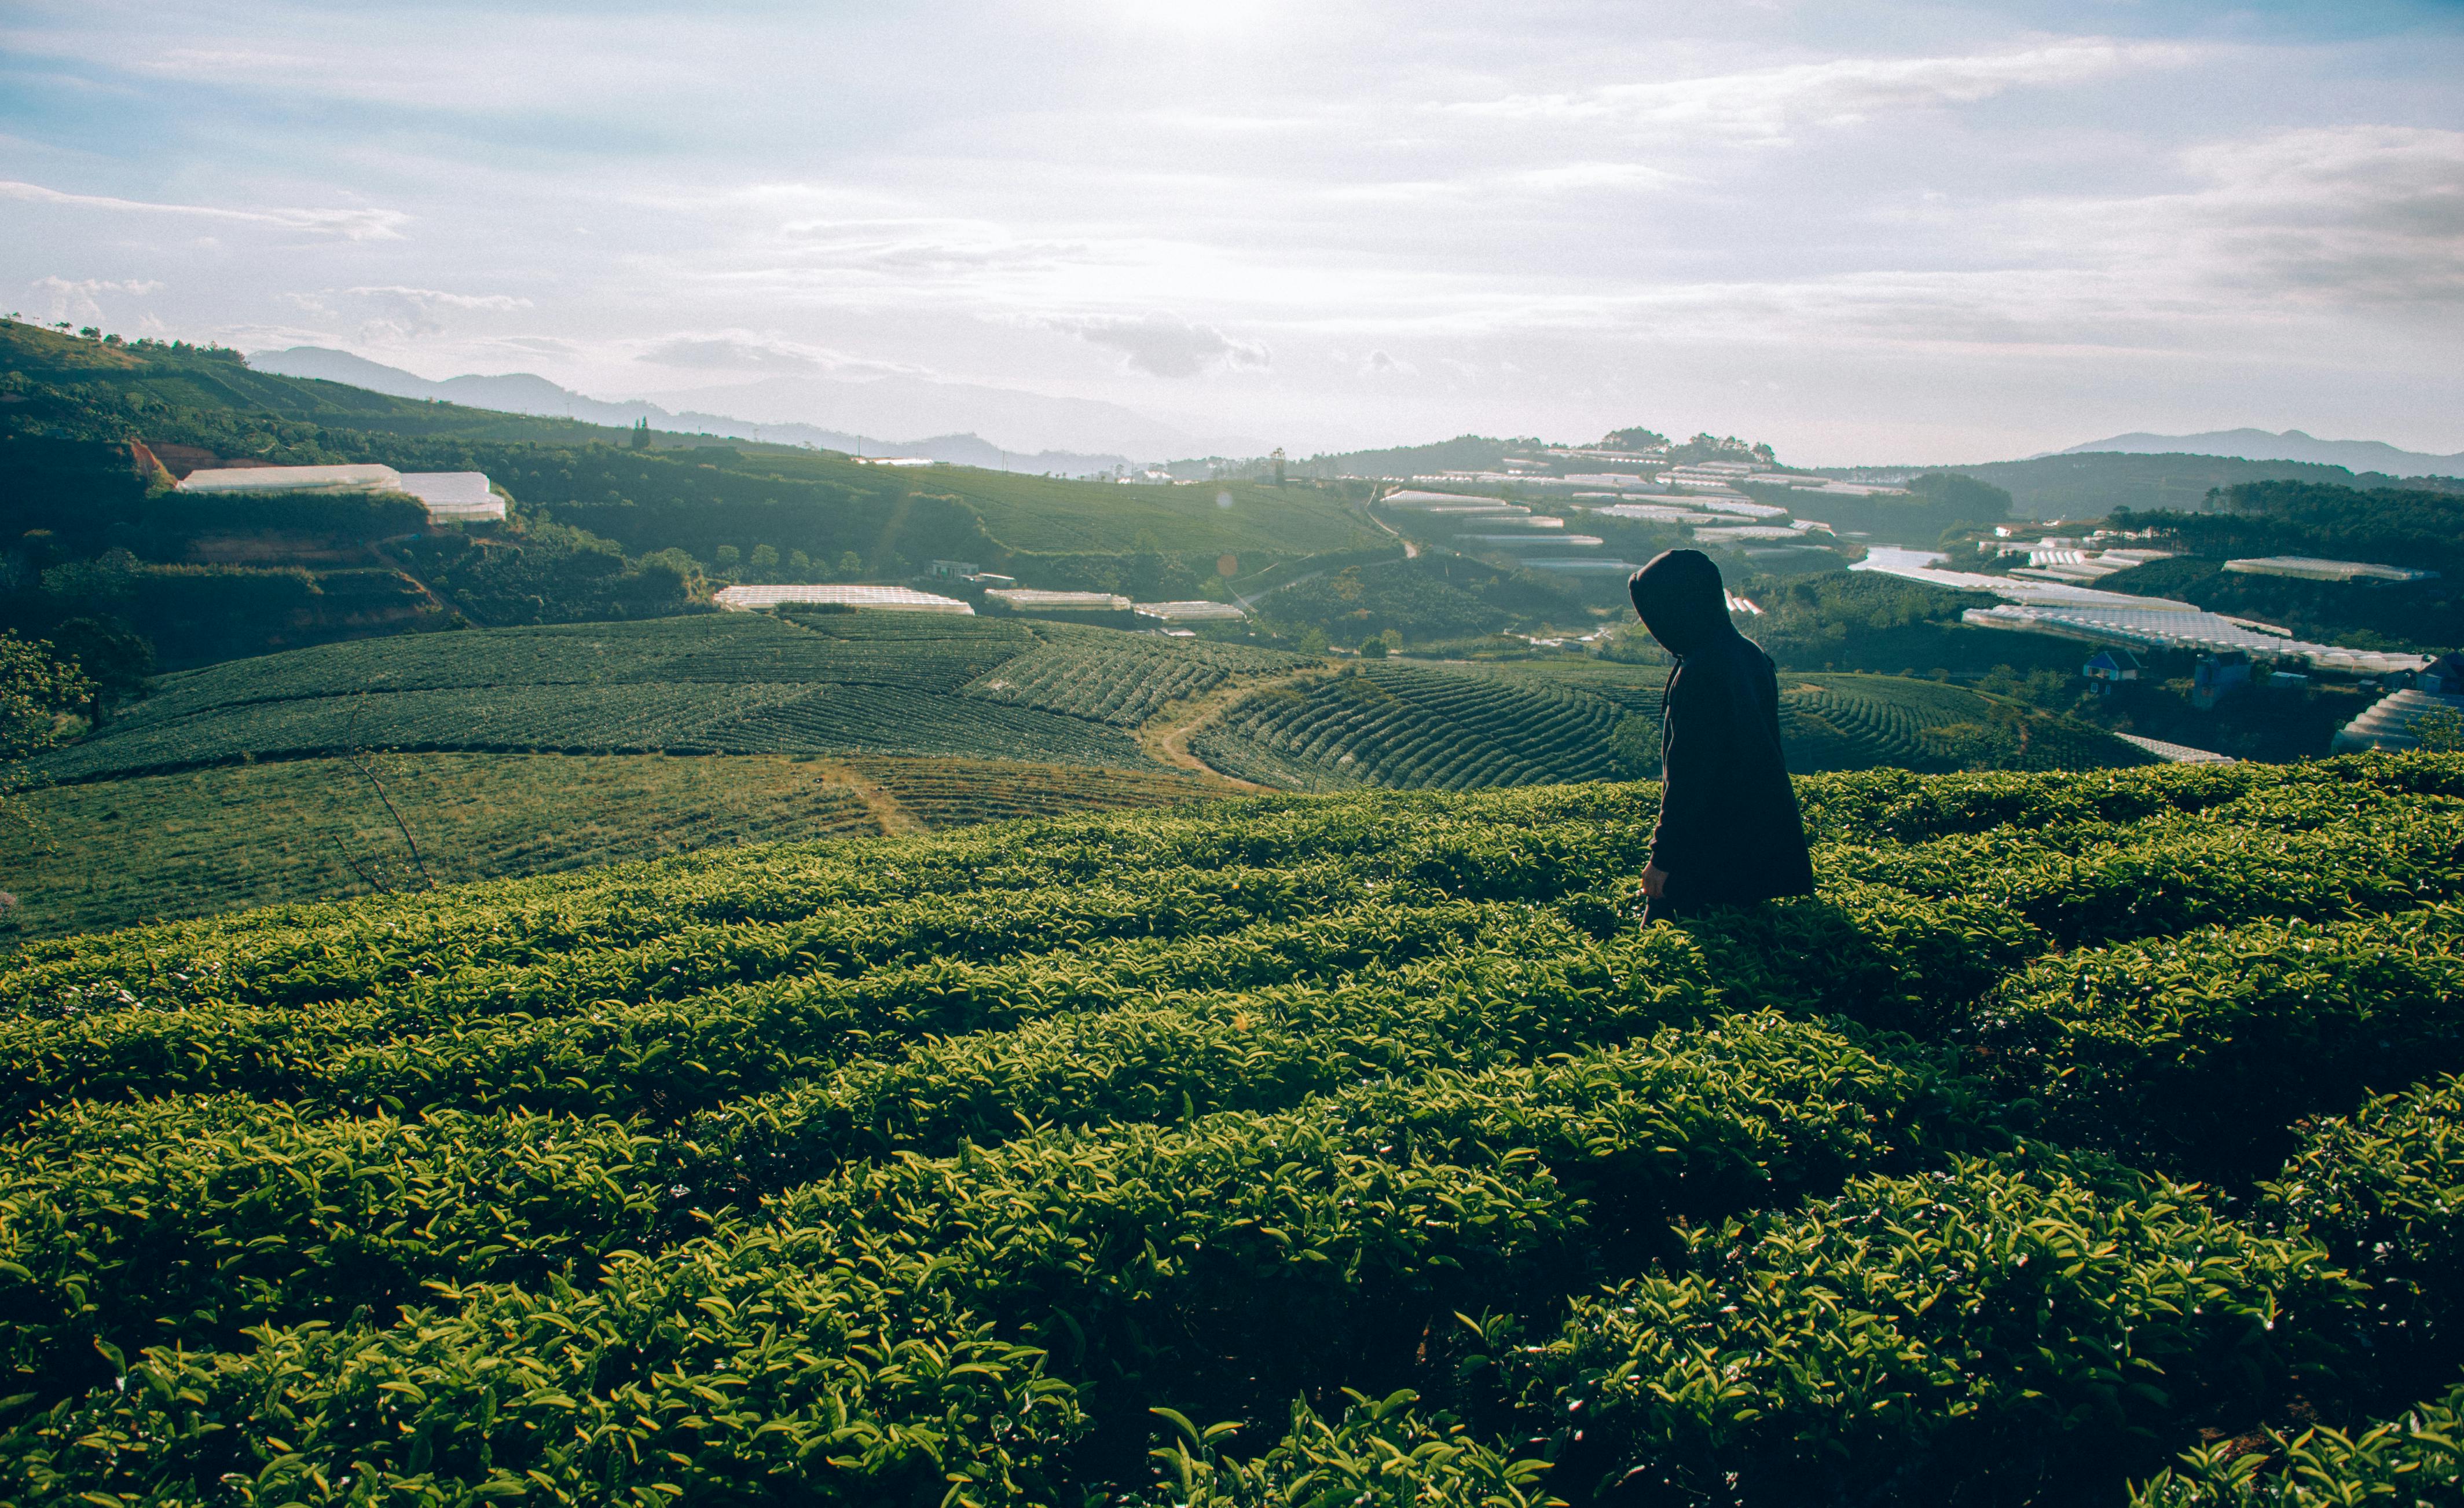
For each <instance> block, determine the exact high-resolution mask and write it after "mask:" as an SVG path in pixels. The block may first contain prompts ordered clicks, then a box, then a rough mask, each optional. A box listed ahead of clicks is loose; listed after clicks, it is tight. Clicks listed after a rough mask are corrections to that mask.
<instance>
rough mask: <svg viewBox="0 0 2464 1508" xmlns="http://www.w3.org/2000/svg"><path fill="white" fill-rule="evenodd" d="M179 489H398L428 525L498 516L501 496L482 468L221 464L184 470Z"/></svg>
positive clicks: (206, 491) (501, 509) (213, 492)
mask: <svg viewBox="0 0 2464 1508" xmlns="http://www.w3.org/2000/svg"><path fill="white" fill-rule="evenodd" d="M180 490H181V491H182V492H187V493H199V494H205V495H209V496H212V495H229V494H232V493H249V492H330V493H337V494H340V493H353V492H402V493H408V494H409V495H410V496H412V497H414V498H417V499H419V500H420V501H421V502H423V503H425V504H427V506H428V520H429V522H430V523H446V522H452V521H464V520H471V519H501V518H503V517H504V516H505V499H502V498H499V497H497V496H496V494H495V490H494V489H493V488H491V487H490V486H489V485H488V474H487V473H485V472H474V471H473V472H398V471H396V470H394V469H393V468H392V467H390V466H225V467H220V468H217V469H212V470H207V471H194V472H190V473H189V474H188V478H187V480H186V481H184V482H182V483H180Z"/></svg>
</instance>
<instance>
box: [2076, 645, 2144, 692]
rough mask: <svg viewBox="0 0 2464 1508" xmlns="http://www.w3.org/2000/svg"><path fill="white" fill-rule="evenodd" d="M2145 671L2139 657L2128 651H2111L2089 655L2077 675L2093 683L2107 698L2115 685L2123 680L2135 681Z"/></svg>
mask: <svg viewBox="0 0 2464 1508" xmlns="http://www.w3.org/2000/svg"><path fill="white" fill-rule="evenodd" d="M2145 669H2146V667H2145V666H2143V665H2141V664H2140V663H2139V656H2138V655H2136V654H2131V653H2130V652H2129V651H2128V650H2124V649H2111V650H2099V651H2097V652H2096V653H2095V654H2091V655H2089V656H2088V661H2087V663H2086V664H2084V665H2082V666H2080V667H2079V674H2080V675H2082V676H2086V677H2087V678H2088V679H2090V680H2092V681H2095V682H2096V683H2097V687H2096V689H2097V690H2098V692H2100V693H2101V694H2102V695H2104V696H2108V697H2109V696H2111V695H2112V694H2113V688H2114V687H2115V686H2116V685H2119V684H2120V683H2121V682H2123V681H2125V680H2137V679H2138V678H2139V676H2140V675H2141V673H2142V672H2144V671H2145Z"/></svg>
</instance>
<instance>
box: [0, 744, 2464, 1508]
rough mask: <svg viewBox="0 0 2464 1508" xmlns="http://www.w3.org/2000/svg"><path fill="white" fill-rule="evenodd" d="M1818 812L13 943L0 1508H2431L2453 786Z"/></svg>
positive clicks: (1305, 827) (2452, 1490) (1911, 796)
mask: <svg viewBox="0 0 2464 1508" xmlns="http://www.w3.org/2000/svg"><path fill="white" fill-rule="evenodd" d="M1801 786H1802V790H1803V794H1804V798H1805V805H1806V809H1807V815H1808V819H1809V823H1810V826H1811V829H1812V831H1813V833H1814V835H1815V838H1816V840H1817V841H1816V865H1817V869H1818V872H1819V875H1820V877H1821V894H1820V895H1819V896H1818V897H1816V898H1807V899H1803V900H1794V901H1789V902H1784V903H1779V904H1774V905H1771V906H1767V907H1758V908H1752V909H1748V910H1741V911H1735V912H1727V913H1716V914H1712V915H1707V916H1705V917H1702V918H1699V919H1695V920H1690V921H1688V922H1686V923H1683V924H1680V925H1654V926H1651V927H1648V928H1645V927H1641V926H1639V925H1638V924H1637V922H1636V920H1635V910H1636V896H1635V880H1634V876H1635V875H1636V874H1637V872H1638V871H1639V868H1640V867H1641V864H1642V861H1643V854H1644V846H1645V844H1646V842H1647V838H1648V833H1649V830H1650V825H1651V821H1650V819H1651V814H1652V809H1653V804H1654V800H1655V797H1656V792H1655V791H1654V790H1653V789H1652V788H1651V787H1648V786H1643V785H1594V786H1580V787H1539V788H1527V789H1513V790H1489V791H1481V792H1474V793H1469V794H1453V795H1448V794H1437V793H1428V792H1405V793H1397V792H1361V793H1353V794H1348V795H1337V796H1299V795H1293V796H1270V797H1261V798H1252V799H1245V800H1242V801H1235V802H1230V803H1226V804H1222V805H1219V806H1214V807H1209V808H1204V809H1189V810H1180V811H1170V812H1162V811H1149V812H1133V813H1112V814H1103V815H1082V816H1074V817H1067V818H1062V819H1057V820H1044V821H1028V822H1022V823H1013V824H1007V825H1001V826H993V827H978V828H970V829H966V830H963V831H960V832H955V833H950V834H943V835H936V836H931V837H921V838H913V839H888V840H877V841H869V842H866V843H861V844H849V843H827V842H825V843H817V844H802V845H795V844H789V845H777V846H760V847H747V848H737V849H731V850H726V851H719V852H712V853H704V854H691V855H686V856H682V857H675V858H669V859H664V860H660V861H657V862H654V863H648V864H635V865H627V866H621V867H617V868H611V869H599V870H589V871H582V872H576V873H572V874H566V875H561V876H542V877H534V878H528V879H521V880H499V881H488V882H483V883H478V884H473V885H469V886H464V887H461V888H458V889H451V890H445V891H439V892H431V893H422V894H418V895H406V896H391V897H372V898H364V899H362V900H358V901H354V902H349V903H343V904H335V905H326V906H314V907H291V908H283V909H278V910H274V911H264V912H255V913H250V914H246V915H241V916H236V917H230V918H224V919H219V920H200V921H189V922H182V923H175V924H169V925H164V926H159V927H154V928H148V929H143V930H138V931H131V932H124V933H118V934H111V935H97V936H87V937H78V938H71V939H64V940H58V941H53V942H35V943H33V944H30V945H29V946H27V947H26V948H25V949H23V950H22V951H21V952H19V953H18V954H16V955H15V956H13V957H12V958H11V959H9V960H8V961H7V963H6V965H5V968H0V1001H5V1003H6V1014H5V1016H0V1106H5V1109H0V1114H5V1115H7V1116H8V1117H9V1118H10V1120H11V1122H12V1134H11V1136H10V1137H9V1138H7V1139H6V1142H5V1145H0V1167H4V1168H5V1173H0V1212H5V1215H4V1216H0V1313H5V1314H6V1315H7V1316H8V1319H9V1322H8V1324H7V1325H6V1326H5V1327H0V1366H6V1367H7V1368H8V1369H9V1370H10V1372H11V1374H12V1376H11V1381H10V1383H9V1385H8V1386H7V1388H6V1393H7V1394H8V1395H9V1396H8V1398H7V1402H6V1405H5V1408H0V1500H6V1501H10V1502H17V1503H36V1502H40V1503H63V1504H65V1503H92V1504H121V1503H127V1504H134V1503H141V1502H142V1503H175V1502H176V1503H190V1502H198V1503H233V1504H241V1503H253V1504H277V1503H287V1502H302V1503H329V1502H330V1503H341V1502H364V1503H380V1502H382V1503H449V1502H450V1503H476V1502H481V1501H508V1500H519V1501H527V1502H574V1503H640V1504H649V1503H660V1502H691V1503H703V1502H719V1503H779V1504H787V1503H796V1504H806V1503H844V1504H857V1503H864V1504H876V1503H893V1504H910V1503H913V1504H926V1505H930V1504H943V1503H947V1504H958V1503H969V1504H978V1505H991V1504H1006V1503H1053V1504H1059V1503H1067V1504H1069V1505H1071V1508H1080V1505H1084V1504H1089V1503H1096V1502H1104V1503H1113V1504H1124V1505H1154V1508H1162V1505H1164V1504H1204V1505H1224V1508H1230V1505H1244V1508H1245V1505H1257V1508H1265V1505H1268V1504H1276V1505H1297V1504H1312V1505H1326V1508H1333V1505H1336V1504H1344V1505H1351V1508H1372V1505H1383V1504H1394V1505H1403V1504H1413V1505H1439V1504H1461V1505H1463V1508H1472V1505H1475V1504H1478V1505H1484V1508H1485V1505H1500V1508H1519V1505H1526V1504H1538V1503H1541V1502H1543V1501H1546V1500H1548V1499H1551V1498H1555V1499H1563V1500H1566V1501H1570V1502H1581V1503H1590V1502H1600V1503H1620V1504H1622V1503H1635V1504H1652V1505H1660V1504H1689V1505H1690V1504H1703V1505H1709V1504H1723V1505H1733V1504H1745V1505H1752V1508H1762V1505H1782V1504H1787V1505H1793V1504H1802V1503H1850V1502H1854V1503H1909V1504H1915V1503H1926V1504H1938V1503H1992V1504H2020V1503H2042V1504H2063V1505H2069V1504H2112V1505H2117V1508H2119V1505H2122V1504H2125V1503H2134V1502H2135V1503H2144V1504H2146V1505H2149V1508H2158V1505H2162V1508H2191V1505H2199V1508H2223V1505H2236V1508H2240V1505H2254V1504H2268V1505H2293V1504H2312V1503H2326V1502H2336V1503H2357V1502H2372V1503H2382V1502H2383V1503H2388V1504H2395V1505H2409V1504H2424V1503H2433V1502H2435V1503H2452V1502H2453V1501H2455V1500H2457V1497H2458V1496H2459V1494H2464V1475H2459V1474H2464V1453H2459V1436H2458V1434H2457V1430H2458V1429H2459V1427H2464V1387H2459V1383H2464V1308H2459V1306H2464V1228H2459V1223H2458V1222H2459V1220H2464V1134H2459V1132H2458V1113H2459V1111H2464V1079H2458V1078H2456V1077H2454V1075H2455V1074H2456V1072H2457V1071H2458V1070H2459V1069H2464V759H2456V758H2453V757H2440V756H2416V757H2409V758H2403V759H2397V758H2389V757H2384V756H2372V757H2369V758H2366V759H2350V760H2343V761H2336V762H2330V763H2323V764H2313V765H2295V766H2266V765H2220V766H2196V767H2189V766H2172V767H2165V768H2158V769H2149V770H2108V771H2100V772H2092V773H2083V774H2044V773H2004V774H1986V775H1962V776H1932V777H1928V776H1921V775H1915V774H1909V773H1905V772H1900V771H1875V772H1868V773H1860V774H1838V775H1823V776H1815V777H1811V778H1809V779H1807V780H1806V781H1804V782H1802V783H1801Z"/></svg>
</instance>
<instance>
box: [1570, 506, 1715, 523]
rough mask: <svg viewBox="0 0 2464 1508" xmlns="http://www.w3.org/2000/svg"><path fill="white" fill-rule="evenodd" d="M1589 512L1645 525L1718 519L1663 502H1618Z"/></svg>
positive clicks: (1697, 510)
mask: <svg viewBox="0 0 2464 1508" xmlns="http://www.w3.org/2000/svg"><path fill="white" fill-rule="evenodd" d="M1589 511H1590V512H1593V513H1596V514H1599V515H1600V516H1601V517H1603V518H1609V519H1635V520H1639V521H1642V522H1645V523H1710V522H1713V521H1716V520H1718V518H1719V517H1720V516H1719V515H1718V514H1716V513H1705V512H1703V511H1701V510H1700V509H1696V508H1680V507H1675V506H1672V505H1670V504H1668V503H1663V502H1619V503H1613V504H1611V505H1610V506H1608V507H1605V508H1593V509H1591V510H1589Z"/></svg>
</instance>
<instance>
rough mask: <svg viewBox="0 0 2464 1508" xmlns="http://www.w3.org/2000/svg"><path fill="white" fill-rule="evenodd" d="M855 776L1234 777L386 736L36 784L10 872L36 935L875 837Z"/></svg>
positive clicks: (936, 800) (955, 815) (1005, 807)
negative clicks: (309, 755)
mask: <svg viewBox="0 0 2464 1508" xmlns="http://www.w3.org/2000/svg"><path fill="white" fill-rule="evenodd" d="M850 773H852V774H853V775H854V776H856V777H859V778H861V779H862V780H864V781H866V782H868V783H869V784H871V785H873V786H875V787H879V788H880V789H881V790H883V791H886V792H887V793H888V794H889V795H890V797H891V799H892V800H894V801H895V802H896V803H897V805H898V807H899V808H900V809H903V810H904V811H905V812H906V813H907V814H908V815H910V816H912V817H913V818H914V819H915V820H916V822H917V823H919V824H921V825H922V826H923V827H925V828H927V829H931V830H939V829H942V828H947V827H955V826H959V825H963V824H966V823H970V822H982V821H989V820H996V819H1001V818H1008V817H1051V816H1059V815H1061V814H1063V813H1065V812H1070V811H1082V810H1117V809H1124V808H1133V807H1152V806H1161V805H1169V804H1171V803H1175V802H1180V801H1188V800H1192V799H1196V798H1199V797H1203V796H1207V795H1212V794H1220V793H1221V787H1217V786H1216V785H1214V784H1213V783H1210V782H1207V781H1204V780H1201V779H1199V778H1198V777H1195V776H1190V775H1185V774H1180V773H1177V772H1176V773H1155V774H1140V773H1137V772H1133V771H1129V770H1090V769H1080V768H1072V767H1068V766H1065V765H1035V764H1009V763H1001V762H996V761H978V760H915V759H892V758H869V759H862V760H855V761H850V762H848V764H847V765H837V764H834V763H831V762H826V761H814V760H811V759H807V758H791V757H787V756H781V755H745V756H725V755H720V756H711V757H707V758H698V759H674V758H669V757H667V756H665V755H657V754H636V755H622V754H617V755H561V754H451V753H446V754H382V753H380V754H371V755H367V756H365V757H364V758H363V759H362V760H360V761H356V762H355V761H352V760H348V759H340V758H337V759H305V760H292V761H285V762H281V763H276V764H266V765H224V766H220V767H217V768H210V769H193V770H185V771H182V772H180V773H177V774H170V775H143V776H137V777H134V778H131V779H127V780H112V781H97V782H95V783H93V784H90V785H82V786H60V787H52V788H50V789H47V790H40V791H36V792H34V793H33V794H32V795H31V796H30V797H29V798H28V799H27V804H26V809H27V814H28V815H29V816H30V817H32V818H33V822H34V823H35V825H36V827H35V832H33V833H31V834H29V833H24V832H11V833H10V835H9V838H8V840H7V841H6V842H5V843H0V876H6V879H5V883H6V884H7V886H8V888H9V889H10V890H11V893H13V894H14V895H15V896H16V898H17V900H18V909H17V910H16V911H15V912H14V913H12V914H11V915H12V920H14V921H15V922H16V924H17V928H18V930H19V932H20V934H21V935H24V936H29V937H54V936H59V935H61V934H65V933H71V932H85V931H95V930H101V929H107V928H113V927H127V926H138V925H142V924H143V923H146V922H151V921H164V920H177V919H179V918H183V917H198V916H213V915H218V914H220V913H223V912H227V911H239V910H245V909H247V908H249V907H252V906H270V905H276V904H287V903H293V902H299V901H316V900H335V899H341V898H348V897H352V896H359V895H365V894H368V893H369V892H370V891H371V890H372V889H374V888H383V889H387V890H415V889H419V888H421V886H422V876H423V873H424V875H425V876H427V877H429V878H433V879H434V880H435V881H436V883H438V884H455V883H459V882H462V881H465V880H473V879H493V878H496V877H499V876H522V875H542V874H551V873H555V872H558V871H561V870H569V869H578V868H582V867H583V866H586V865H592V864H611V863H617V862H621V861H624V860H627V859H644V858H659V857H663V856H665V855H667V854H681V853H687V852H690V851H692V850H694V849H701V848H712V847H718V846H724V845H728V844H736V843H755V842H763V843H769V842H788V841H796V840H802V839H808V838H827V837H858V836H872V835H876V834H878V833H879V832H881V826H880V824H879V822H878V821H877V820H876V818H875V816H874V815H873V814H872V813H871V812H870V811H869V809H868V808H867V805H866V803H865V801H864V800H863V799H862V798H861V797H860V796H859V794H858V793H857V791H856V790H855V788H853V786H852V783H851V782H850V780H849V778H848V776H849V775H850ZM380 787H382V794H380ZM387 801H390V803H391V810H388V809H387V808H386V802H387ZM397 814H398V816H399V819H400V821H399V825H397V821H396V818H397ZM413 844H416V845H417V850H418V857H417V858H416V859H415V858H414V857H413V854H412V852H411V849H412V845H413ZM422 860H424V861H425V870H424V871H423V869H422V868H421V861H422Z"/></svg>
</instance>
